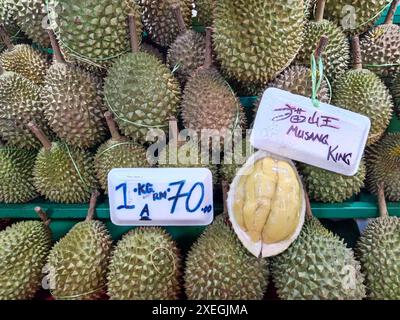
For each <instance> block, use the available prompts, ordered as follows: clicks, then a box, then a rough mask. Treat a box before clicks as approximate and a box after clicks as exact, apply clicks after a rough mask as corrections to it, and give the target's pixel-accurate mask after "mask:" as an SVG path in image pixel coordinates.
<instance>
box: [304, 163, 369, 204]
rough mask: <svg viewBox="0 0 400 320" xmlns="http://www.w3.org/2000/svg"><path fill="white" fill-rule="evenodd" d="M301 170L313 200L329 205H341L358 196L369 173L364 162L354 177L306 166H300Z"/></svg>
mask: <svg viewBox="0 0 400 320" xmlns="http://www.w3.org/2000/svg"><path fill="white" fill-rule="evenodd" d="M300 168H301V173H302V175H303V181H304V183H305V185H306V187H307V190H308V193H309V195H310V197H311V199H313V200H315V201H320V202H327V203H341V202H344V201H346V200H348V199H350V198H351V197H352V196H354V195H356V194H358V193H359V192H360V191H361V188H363V187H364V181H365V176H366V173H367V172H366V171H367V169H366V167H365V163H364V161H362V162H361V164H360V168H359V170H358V172H357V174H356V175H354V176H352V177H349V176H344V175H341V174H338V173H334V172H331V171H327V170H324V169H321V168H317V167H313V166H310V165H306V164H300Z"/></svg>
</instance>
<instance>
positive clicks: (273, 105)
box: [250, 88, 371, 176]
mask: <svg viewBox="0 0 400 320" xmlns="http://www.w3.org/2000/svg"><path fill="white" fill-rule="evenodd" d="M370 127H371V121H370V119H369V118H368V117H365V116H363V115H360V114H357V113H354V112H350V111H347V110H344V109H341V108H337V107H335V106H332V105H329V104H325V103H321V105H320V107H319V108H315V107H314V106H313V103H312V101H311V99H309V98H306V97H303V96H299V95H294V94H292V93H290V92H287V91H283V90H280V89H275V88H270V89H268V90H267V91H265V93H264V95H263V98H262V101H261V104H260V108H259V109H258V112H257V116H256V120H255V123H254V128H253V131H252V135H251V139H250V141H251V144H252V145H253V146H254V147H255V148H258V149H261V150H265V151H269V152H272V153H275V154H277V155H280V156H283V157H286V158H290V159H293V160H296V161H300V162H304V163H307V164H310V165H313V166H316V167H320V168H323V169H326V170H329V171H333V172H337V173H340V174H343V175H347V176H353V175H355V174H356V173H357V171H358V168H359V166H360V161H361V159H362V156H363V153H364V149H365V145H366V142H367V138H368V134H369V130H370Z"/></svg>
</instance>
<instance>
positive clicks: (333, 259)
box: [271, 204, 365, 300]
mask: <svg viewBox="0 0 400 320" xmlns="http://www.w3.org/2000/svg"><path fill="white" fill-rule="evenodd" d="M309 207H310V205H309V204H308V210H307V211H308V219H307V220H308V221H307V222H306V223H305V224H304V227H303V230H302V232H301V233H300V236H299V237H298V239H297V240H296V241H295V242H294V243H293V244H292V245H291V246H290V247H289V249H287V250H286V251H285V252H284V253H282V254H280V255H279V256H277V257H274V258H273V260H272V268H271V272H272V278H273V282H274V284H275V287H276V288H277V291H278V295H279V298H281V299H283V300H361V299H363V298H364V297H365V286H364V284H363V281H364V277H363V275H362V273H361V270H360V269H361V266H360V263H359V262H358V261H357V260H356V259H355V257H354V253H353V251H352V250H351V249H349V248H347V247H346V244H345V243H344V242H343V240H342V239H340V238H339V237H338V236H336V235H334V234H333V233H332V232H330V231H328V230H327V229H325V228H324V227H323V226H322V224H321V223H320V222H319V221H318V220H317V219H316V218H313V217H312V214H311V209H309Z"/></svg>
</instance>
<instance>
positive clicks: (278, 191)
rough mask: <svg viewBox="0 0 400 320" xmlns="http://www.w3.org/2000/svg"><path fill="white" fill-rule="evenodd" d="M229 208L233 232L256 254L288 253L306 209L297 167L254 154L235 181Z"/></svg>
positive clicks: (285, 161)
mask: <svg viewBox="0 0 400 320" xmlns="http://www.w3.org/2000/svg"><path fill="white" fill-rule="evenodd" d="M266 161H267V162H268V163H266ZM257 170H261V172H258V171H257ZM263 171H264V172H263ZM274 173H275V174H274ZM257 179H258V180H259V181H258V182H257ZM260 179H261V180H260ZM261 181H262V182H261ZM252 187H253V188H252ZM264 197H267V199H264ZM261 205H262V206H265V207H264V208H260V206H261ZM227 206H228V212H229V218H230V221H231V222H232V226H233V229H234V230H235V232H236V234H237V236H238V237H239V239H240V241H241V242H242V243H243V245H244V246H245V247H246V248H247V250H249V251H250V252H251V253H252V254H253V255H255V256H256V257H260V256H262V257H271V256H275V255H277V254H279V253H281V252H283V251H285V250H286V249H287V248H288V247H289V246H290V245H291V244H292V243H293V241H295V240H296V238H297V237H298V235H299V233H300V231H301V228H302V226H303V223H304V217H305V210H306V204H305V196H304V189H303V184H302V182H301V179H300V176H299V175H298V173H297V170H296V167H295V165H294V164H293V162H292V161H290V160H287V159H285V158H281V157H279V156H275V155H272V154H270V153H268V152H264V151H258V152H256V153H254V154H253V155H252V156H251V157H250V158H249V159H248V160H247V162H246V164H245V165H244V166H243V167H242V168H241V169H240V170H239V171H238V173H237V175H236V177H235V178H234V179H233V182H232V183H231V185H230V190H229V193H228V199H227ZM239 208H240V209H241V211H239ZM253 209H255V211H254V210H253ZM260 210H261V211H260ZM261 214H262V215H261ZM284 226H285V227H284Z"/></svg>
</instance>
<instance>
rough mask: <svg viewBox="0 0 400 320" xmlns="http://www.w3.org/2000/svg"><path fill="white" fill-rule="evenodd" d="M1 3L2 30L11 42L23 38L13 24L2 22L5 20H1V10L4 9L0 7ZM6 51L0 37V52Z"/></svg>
mask: <svg viewBox="0 0 400 320" xmlns="http://www.w3.org/2000/svg"><path fill="white" fill-rule="evenodd" d="M2 5H3V4H2V1H0V21H1V22H2V25H3V26H4V29H5V30H6V33H7V34H8V35H10V38H11V40H12V41H16V40H20V39H22V38H23V34H22V32H21V30H20V28H19V27H18V26H17V25H15V24H14V22H7V23H5V22H4V19H5V18H2V16H3V13H2V10H3V9H4V8H3V7H2ZM6 49H7V45H6V43H4V41H3V39H1V37H0V52H3V51H4V50H6Z"/></svg>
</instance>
